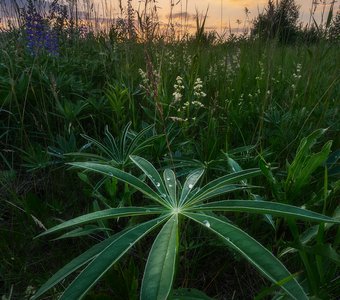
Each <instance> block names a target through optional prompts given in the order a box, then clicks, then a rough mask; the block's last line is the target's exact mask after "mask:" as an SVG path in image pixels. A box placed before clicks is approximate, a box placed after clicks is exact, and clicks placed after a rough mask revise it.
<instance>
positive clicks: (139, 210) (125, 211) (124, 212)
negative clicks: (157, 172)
mask: <svg viewBox="0 0 340 300" xmlns="http://www.w3.org/2000/svg"><path fill="white" fill-rule="evenodd" d="M163 212H164V209H163V208H161V207H159V208H154V207H150V208H149V207H119V208H110V209H105V210H101V211H96V212H93V213H90V214H86V215H82V216H79V217H77V218H74V219H71V220H68V221H66V222H63V223H61V224H59V225H57V226H54V227H52V228H50V229H48V230H46V231H44V232H43V233H41V234H39V235H38V236H37V237H40V236H43V235H46V234H51V233H53V232H56V231H59V230H62V229H66V228H69V227H72V226H78V225H81V224H85V223H89V222H93V221H98V220H103V219H110V218H118V217H129V216H139V215H152V214H161V213H163Z"/></svg>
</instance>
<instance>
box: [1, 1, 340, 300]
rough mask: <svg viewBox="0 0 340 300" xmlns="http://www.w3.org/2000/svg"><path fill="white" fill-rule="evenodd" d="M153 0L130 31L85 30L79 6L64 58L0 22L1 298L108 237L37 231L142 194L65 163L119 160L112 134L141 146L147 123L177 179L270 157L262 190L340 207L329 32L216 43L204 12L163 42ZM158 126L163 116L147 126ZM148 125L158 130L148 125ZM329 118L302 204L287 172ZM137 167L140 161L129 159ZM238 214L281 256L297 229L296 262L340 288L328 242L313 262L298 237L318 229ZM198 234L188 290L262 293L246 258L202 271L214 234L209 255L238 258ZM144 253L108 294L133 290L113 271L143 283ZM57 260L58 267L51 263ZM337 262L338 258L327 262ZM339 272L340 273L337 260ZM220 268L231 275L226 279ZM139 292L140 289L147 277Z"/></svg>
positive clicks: (63, 42)
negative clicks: (318, 36)
mask: <svg viewBox="0 0 340 300" xmlns="http://www.w3.org/2000/svg"><path fill="white" fill-rule="evenodd" d="M103 5H104V6H105V7H106V6H107V4H105V3H104V4H103ZM145 5H146V6H145V7H144V8H143V10H142V9H141V10H140V11H139V13H138V14H137V15H134V17H137V18H136V20H135V21H136V22H135V23H133V22H130V25H129V26H128V27H124V26H125V25H124V26H123V25H122V27H120V23H119V22H118V23H117V22H111V23H110V26H111V25H112V27H111V29H110V30H109V31H108V32H94V31H92V30H85V31H81V30H79V28H80V25H79V24H76V23H78V22H80V18H79V19H78V17H77V16H76V14H75V10H73V9H71V11H72V14H73V15H72V16H73V17H72V16H71V14H70V17H71V19H72V18H73V19H74V22H75V24H73V26H74V27H73V28H72V26H71V25H70V26H69V27H67V28H65V29H63V31H62V33H61V34H60V36H59V53H58V55H57V56H55V55H50V54H49V53H48V52H47V51H45V50H44V51H41V52H40V53H39V54H38V55H32V53H30V52H29V51H28V49H27V40H26V36H25V30H24V28H11V29H9V30H7V29H6V30H2V31H1V32H0V46H1V47H0V198H1V205H0V220H1V223H2V224H3V225H4V226H3V227H2V228H4V229H1V242H0V252H1V253H3V254H4V255H3V256H2V257H1V265H2V267H1V272H0V278H1V280H2V281H3V282H4V285H3V287H4V288H3V290H0V294H2V295H7V296H8V295H9V294H11V295H12V297H13V299H15V297H17V298H23V297H25V291H26V292H27V293H30V291H27V290H29V289H30V288H28V287H34V288H36V287H38V286H39V285H40V284H41V283H42V282H43V281H44V280H45V279H47V278H48V277H49V276H50V275H51V274H52V273H53V272H54V271H55V270H56V269H58V267H60V266H61V264H60V261H59V260H65V262H66V261H68V260H69V258H67V257H66V256H69V257H72V256H75V254H76V253H80V252H81V251H82V250H83V249H85V248H87V247H88V246H89V245H90V244H93V243H94V241H97V240H101V239H102V233H98V232H95V233H92V234H91V235H90V238H87V239H86V238H83V239H82V240H81V241H73V240H72V242H71V243H70V242H68V241H63V240H61V241H58V242H57V244H56V246H51V244H49V243H47V242H43V241H38V240H34V241H33V242H32V243H31V241H32V238H33V236H35V235H36V234H37V233H38V231H40V230H42V229H44V228H48V227H51V226H52V225H54V224H55V223H56V219H70V218H72V217H74V216H78V215H80V214H82V213H85V212H89V211H95V210H99V209H100V208H103V207H106V206H118V205H121V204H122V203H129V201H140V200H141V197H140V195H138V194H136V193H135V191H134V190H133V189H130V188H128V187H126V186H124V185H122V184H120V183H118V182H117V181H114V180H101V179H100V178H98V177H96V176H93V177H92V176H90V175H87V174H84V173H76V172H74V171H69V170H67V169H66V168H65V165H64V163H65V162H70V161H74V160H76V159H82V160H85V159H88V158H89V157H90V158H91V159H94V157H96V158H98V156H99V157H101V159H103V157H104V158H105V162H109V163H110V159H109V158H107V157H106V156H105V151H104V150H103V148H100V147H99V148H98V147H97V148H96V147H94V145H97V146H98V145H106V146H107V145H110V144H105V143H106V142H108V141H107V140H105V138H104V137H108V136H110V135H111V136H112V137H115V138H116V140H117V141H128V142H126V143H125V142H124V143H125V145H129V143H132V142H131V141H132V140H133V137H136V136H138V134H137V133H136V132H145V135H143V139H144V141H150V140H151V141H153V143H152V146H151V147H148V148H147V149H145V150H143V151H144V152H143V151H142V153H139V155H141V156H143V157H147V158H148V159H149V160H150V161H152V162H153V164H154V165H155V166H156V167H158V168H165V167H168V166H170V167H171V168H174V169H175V170H176V174H177V176H179V177H180V176H184V175H186V174H187V173H188V172H190V171H191V170H193V169H196V168H198V167H200V168H204V169H205V170H206V173H205V175H204V176H203V177H202V181H203V182H208V181H210V179H211V178H215V177H217V176H220V175H221V174H225V173H226V172H228V170H229V171H230V168H231V167H232V166H230V164H228V161H229V163H230V160H228V158H229V159H230V158H232V159H234V160H235V161H237V162H238V163H239V165H241V166H242V167H243V168H248V167H256V166H257V165H258V164H259V163H260V164H261V163H262V164H265V162H270V163H271V164H272V165H274V166H275V167H277V168H278V169H276V170H273V172H274V174H270V173H266V174H265V175H266V176H264V177H263V178H262V179H258V181H257V182H256V184H258V185H261V186H265V187H266V189H265V190H260V191H258V192H256V193H258V194H262V196H263V197H264V198H265V199H275V200H276V201H286V202H288V203H290V204H297V203H293V201H294V202H295V201H299V202H298V204H299V205H306V206H307V207H308V208H310V209H312V210H316V211H318V212H320V213H324V214H328V215H332V214H334V211H335V210H336V207H337V205H336V199H337V197H338V191H339V188H338V181H337V180H338V176H339V173H338V169H337V168H338V159H337V153H338V152H337V151H339V150H337V149H339V146H340V140H339V138H338V137H339V130H340V121H339V118H338V115H339V95H340V85H339V80H340V78H339V74H338V73H339V72H338V70H339V67H340V66H339V60H338V59H337V57H338V45H337V44H336V43H330V42H328V41H326V40H322V41H321V42H320V43H317V44H309V45H307V44H298V45H281V44H277V43H276V42H275V41H268V42H263V41H259V40H253V39H245V38H236V39H234V40H230V41H225V42H220V43H216V42H215V41H213V42H211V41H212V39H211V36H210V37H209V35H208V34H206V32H205V31H204V21H203V23H199V22H198V25H197V26H198V28H197V29H198V30H197V34H196V36H191V37H187V38H181V39H176V38H173V36H165V37H163V38H162V32H164V31H162V30H161V29H162V28H161V27H159V26H158V25H159V23H158V22H159V20H157V15H156V12H155V7H154V6H153V3H151V2H150V1H147V2H146V3H145ZM147 5H149V6H147ZM89 9H91V8H89ZM131 9H132V8H131V7H130V11H125V10H124V9H121V16H123V19H124V18H125V17H124V14H130V17H131V14H132V11H131ZM112 10H113V8H110V9H109V10H108V11H107V13H109V11H112ZM90 17H91V16H89V17H88V18H90ZM197 20H198V19H197ZM84 21H86V19H85V20H84ZM114 21H117V20H116V19H115V20H114ZM130 21H132V20H131V19H130ZM70 24H72V23H70ZM84 24H86V22H84ZM134 24H135V25H134ZM70 28H71V29H72V30H70ZM134 33H135V34H136V35H134ZM129 122H131V126H130V127H129V126H128V125H127V124H129ZM151 124H154V126H151V127H148V125H151ZM124 128H129V129H128V130H123V129H124ZM145 128H149V129H150V128H152V129H150V130H147V131H143V130H145ZM319 128H328V130H327V131H325V132H324V133H323V134H322V135H320V136H319V137H318V139H317V142H316V143H315V145H314V147H315V148H316V151H319V150H320V149H321V148H322V146H323V145H324V144H325V143H326V141H328V140H333V145H332V148H331V152H330V154H329V158H328V160H327V162H326V163H324V162H322V163H324V164H320V165H318V168H317V169H315V170H314V171H313V174H312V175H311V179H310V181H309V184H308V185H307V186H305V187H304V190H303V194H302V195H299V197H300V198H299V200H297V199H294V200H293V199H291V198H290V199H285V197H284V196H282V194H284V193H286V192H287V191H286V190H285V189H284V184H283V183H282V182H284V181H285V179H286V176H287V174H288V173H289V170H290V169H289V168H288V167H286V165H287V162H292V161H294V158H295V157H296V152H297V149H298V146H299V145H300V141H301V140H302V139H303V138H304V137H306V136H308V135H309V134H311V133H312V132H314V131H315V130H316V129H319ZM123 133H124V134H123ZM122 135H123V136H122ZM84 137H85V138H84ZM109 140H110V139H109ZM95 141H98V143H96V142H95ZM103 141H104V142H103ZM140 141H142V138H141V140H139V142H140ZM108 143H109V142H108ZM122 143H123V142H122ZM123 148H124V147H123ZM137 148H138V147H137ZM124 149H125V148H124ZM142 149H144V148H142ZM103 151H104V152H103ZM308 155H312V154H310V153H309V154H308ZM112 163H113V162H112V161H111V164H112ZM124 163H125V162H124ZM233 166H234V167H235V165H233ZM125 167H126V166H125ZM126 168H127V170H128V171H132V172H133V171H134V169H133V168H132V167H131V166H130V165H129V164H127V167H126ZM263 168H264V167H263ZM324 168H326V170H325V169H324ZM231 169H232V168H231ZM263 170H264V169H263ZM264 173H265V172H264ZM272 175H273V176H272ZM268 178H269V179H270V180H269V179H268ZM273 178H274V179H273ZM274 183H278V185H276V186H275V184H274ZM287 184H288V183H287ZM236 196H237V195H236ZM241 196H244V194H242V195H241ZM248 196H250V195H248ZM253 196H254V197H255V196H258V195H253ZM253 196H252V197H253ZM255 198H256V197H255ZM283 199H285V200H283ZM290 201H291V202H290ZM300 201H301V202H300ZM324 203H325V204H324ZM228 217H229V216H228ZM232 220H233V221H234V222H235V223H236V224H243V226H244V225H246V228H247V231H249V232H250V233H252V234H253V235H254V236H256V237H257V238H258V239H260V241H261V242H262V243H263V244H265V245H267V247H268V248H271V249H272V250H273V252H276V254H279V253H280V252H282V251H283V250H285V251H283V252H284V254H283V257H287V256H285V255H287V254H286V253H295V252H294V251H292V250H289V249H288V250H287V249H285V248H287V247H286V246H287V244H286V240H287V239H288V241H290V242H291V244H293V245H292V246H294V245H295V247H296V249H298V255H295V254H294V255H295V256H290V257H289V258H287V262H288V266H289V268H291V270H292V272H295V271H296V272H299V271H301V270H304V268H305V269H306V268H307V275H310V274H308V272H309V271H311V270H315V268H316V270H321V271H320V272H321V273H320V274H319V275H320V278H316V279H315V278H314V279H313V278H312V279H311V280H312V282H318V284H320V286H321V287H322V288H320V295H318V296H319V297H321V298H322V297H324V298H325V297H326V298H327V297H328V296H330V297H331V296H333V295H335V294H336V292H335V291H333V288H334V284H333V282H332V280H333V279H334V278H335V276H336V275H334V277H332V276H331V275H332V274H333V273H332V274H331V275H329V274H330V273H329V274H328V273H327V272H326V273H327V274H325V270H326V269H325V268H321V261H322V260H321V258H320V256H322V257H325V256H323V255H324V253H325V252H322V251H321V250H320V251H319V252H317V253H316V254H315V255H316V256H315V257H317V260H316V261H317V265H316V266H314V265H312V266H310V264H311V261H313V259H311V257H312V256H311V255H312V254H311V253H310V252H308V251H309V250H310V249H309V248H308V246H309V244H299V243H300V240H299V235H300V234H301V232H303V231H304V230H305V229H306V230H307V227H305V226H302V225H301V226H300V225H299V224H295V223H290V224H289V226H286V225H284V224H282V223H281V222H280V221H276V224H275V226H274V227H275V231H271V230H272V229H271V228H272V227H273V224H272V225H268V222H269V221H270V220H268V219H267V221H266V222H265V223H263V221H262V220H263V219H260V218H255V217H250V216H242V217H241V216H239V215H236V217H235V218H233V219H232ZM120 222H121V223H120ZM131 222H132V223H133V222H134V221H133V220H132V221H131ZM269 223H270V222H269ZM274 223H275V222H274ZM100 225H102V226H104V227H105V226H106V227H110V228H113V229H114V230H118V229H120V228H122V227H123V226H125V225H127V224H126V223H125V221H122V220H119V222H118V223H115V224H109V223H105V224H104V223H103V224H100ZM267 226H268V227H267ZM270 226H272V227H270ZM296 229H297V231H296ZM314 230H315V228H314ZM317 230H318V231H317V232H318V233H317V236H316V237H315V239H314V240H313V239H311V240H308V241H309V242H310V241H312V242H313V243H314V242H315V244H318V245H321V244H323V243H324V244H327V245H329V247H330V248H327V249H328V250H329V252H327V253H328V254H329V253H331V254H330V256H331V257H332V258H334V257H336V256H334V252H332V251H333V250H334V249H336V247H338V243H339V233H338V230H337V229H335V226H333V227H331V228H330V229H328V225H325V228H321V227H320V228H318V229H317ZM186 232H187V233H186V236H183V240H182V244H183V245H184V246H183V249H182V250H181V251H182V253H183V257H192V260H191V261H194V263H193V265H188V264H187V263H186V262H185V261H181V262H180V263H179V264H180V270H181V271H183V272H182V273H181V274H182V275H181V276H179V278H178V281H177V282H176V285H177V286H178V287H185V288H186V287H197V288H200V289H202V290H205V291H206V292H207V293H208V294H209V295H211V296H216V297H221V298H222V297H224V296H226V295H227V297H229V298H232V297H234V298H235V299H236V298H237V297H238V298H239V299H242V298H243V299H244V298H245V297H247V296H249V295H251V296H250V297H254V296H255V295H256V293H257V292H258V291H259V290H260V289H261V288H262V287H263V286H265V285H266V282H265V281H257V282H254V281H255V280H254V277H252V276H249V277H245V275H242V273H244V274H245V273H246V272H244V271H245V270H247V271H248V274H253V272H254V271H253V270H249V269H247V268H249V267H247V266H246V265H241V267H240V268H241V269H238V270H236V269H234V268H232V267H230V265H221V268H220V269H218V270H216V269H214V270H211V271H209V272H207V276H208V278H205V277H202V274H204V272H203V271H202V267H200V266H208V264H206V260H205V257H206V253H205V251H206V249H204V250H199V249H198V247H197V246H198V245H201V244H205V243H206V242H207V241H209V243H210V244H211V247H210V248H209V249H208V251H211V252H213V253H216V261H218V258H219V257H224V258H225V259H228V260H232V261H234V262H235V261H238V260H239V257H238V256H237V255H236V254H235V253H229V254H226V253H224V252H222V251H221V250H220V249H221V248H220V246H221V245H220V244H219V243H218V242H216V241H211V240H210V239H209V238H207V239H205V238H204V237H202V235H201V231H200V230H199V229H198V228H195V227H193V228H191V229H190V231H186ZM304 234H308V232H307V233H306V232H304ZM189 235H190V238H189ZM192 237H196V240H195V241H194V242H190V241H189V240H191V239H192ZM301 240H302V241H303V237H301ZM332 240H334V244H333V241H332ZM210 244H209V245H210ZM27 245H30V246H29V247H27ZM313 245H314V244H313ZM143 247H144V248H143ZM56 248H58V249H59V250H55V249H56ZM319 248H320V247H319ZM319 248H318V249H319ZM145 249H146V246H145V245H141V246H140V248H139V249H138V250H136V252H134V253H133V257H136V259H134V260H133V262H131V260H130V261H129V260H128V259H127V260H126V261H123V262H122V263H121V264H119V265H117V266H116V267H115V268H114V269H112V270H111V271H112V272H111V273H110V274H109V275H108V279H107V282H106V283H105V281H104V282H102V283H101V285H100V286H99V287H98V289H97V291H107V290H108V289H109V290H110V289H111V290H110V292H109V294H110V293H111V294H110V295H111V296H112V295H118V294H119V293H121V294H122V295H123V296H121V297H123V298H124V297H126V293H128V292H127V291H125V290H124V291H122V290H119V285H118V284H117V286H113V285H112V283H110V280H111V279H112V278H115V279H116V280H117V282H125V283H126V282H129V280H130V284H131V282H132V281H133V282H135V281H136V280H137V281H138V277H140V275H141V272H139V270H142V269H141V266H142V265H143V261H142V256H141V255H140V254H141V253H143V251H145ZM320 249H321V248H320ZM325 249H326V248H325ZM325 249H324V250H325ZM327 249H326V250H327ZM286 250H287V251H286ZM326 250H325V251H326ZM328 250H327V251H328ZM59 251H60V252H59ZM65 253H66V254H67V255H66V254H65ZM292 255H293V254H292ZM313 255H314V254H313ZM332 255H333V256H332ZM307 256H308V257H307ZM306 257H307V258H306ZM313 257H314V256H313ZM331 261H332V259H331ZM296 262H297V263H296ZM49 263H50V264H51V269H53V271H52V270H50V269H46V266H48V265H49ZM325 264H331V263H330V261H329V260H326V263H325ZM308 268H309V269H308ZM313 268H314V269H313ZM203 269H204V267H203ZM330 270H331V271H332V272H334V274H336V270H335V271H334V270H333V267H332V268H330ZM322 272H323V273H322ZM196 274H197V275H196ZM230 274H232V275H230ZM254 276H255V275H254ZM307 277H308V276H307ZM202 278H204V279H202ZM215 278H217V279H218V281H217V282H218V283H219V284H215V283H214V279H215ZM256 278H257V277H256ZM305 278H306V277H305ZM226 279H227V280H228V282H232V283H231V287H225V290H224V291H221V289H218V286H224V280H226ZM242 279H244V280H247V283H249V284H250V286H251V288H249V290H247V292H246V293H247V295H244V294H242V293H241V292H240V293H241V294H239V296H233V294H234V293H238V292H236V291H239V290H240V289H241V288H244V286H245V284H240V283H239V280H242ZM309 279H310V278H309ZM313 280H314V281H313ZM137 281H136V282H137ZM327 281H330V282H327ZM107 287H109V288H107ZM252 287H254V288H252ZM327 288H329V294H327ZM222 290H223V288H222ZM112 291H113V292H112ZM130 291H134V292H135V293H136V294H134V297H136V295H137V294H138V286H136V285H135V286H133V287H131V288H130ZM321 291H322V292H321ZM312 292H313V293H317V292H318V291H315V290H314V291H311V293H312ZM57 293H58V290H57V291H56V295H57ZM115 293H116V294H115ZM265 293H266V292H264V294H265ZM322 293H325V295H326V296H325V295H323V294H322ZM132 294H133V292H131V294H130V296H131V299H134V298H133V295H132ZM112 297H113V296H112ZM52 298H53V297H52ZM326 298H325V299H326ZM125 299H127V298H125Z"/></svg>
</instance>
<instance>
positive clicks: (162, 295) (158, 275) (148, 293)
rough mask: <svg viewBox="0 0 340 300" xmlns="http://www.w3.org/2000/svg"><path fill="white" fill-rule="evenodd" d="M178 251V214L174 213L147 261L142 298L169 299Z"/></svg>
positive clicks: (143, 299)
mask: <svg viewBox="0 0 340 300" xmlns="http://www.w3.org/2000/svg"><path fill="white" fill-rule="evenodd" d="M177 253H178V216H177V214H174V215H173V216H172V217H171V219H170V220H169V221H168V222H167V223H166V224H165V225H164V226H163V228H162V230H161V231H160V232H159V234H158V236H157V237H156V239H155V241H154V243H153V245H152V247H151V250H150V253H149V257H148V260H147V263H146V267H145V271H144V276H143V281H142V288H141V297H140V298H141V300H149V299H153V300H163V299H167V297H168V295H169V293H170V291H171V287H172V282H173V278H174V274H175V266H176V254H177Z"/></svg>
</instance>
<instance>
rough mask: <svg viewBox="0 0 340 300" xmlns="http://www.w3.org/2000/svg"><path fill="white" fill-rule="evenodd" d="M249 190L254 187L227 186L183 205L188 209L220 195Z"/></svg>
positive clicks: (194, 198)
mask: <svg viewBox="0 0 340 300" xmlns="http://www.w3.org/2000/svg"><path fill="white" fill-rule="evenodd" d="M249 188H254V186H250V185H241V184H228V185H226V186H222V187H219V188H216V189H214V190H211V191H210V192H208V193H206V194H204V195H203V196H200V197H197V198H196V197H193V198H191V200H190V201H188V202H187V203H185V204H184V207H188V206H190V207H191V206H193V205H195V204H198V203H202V202H203V201H205V200H208V199H211V198H214V197H216V196H220V195H223V194H226V193H231V192H235V191H241V190H245V189H249Z"/></svg>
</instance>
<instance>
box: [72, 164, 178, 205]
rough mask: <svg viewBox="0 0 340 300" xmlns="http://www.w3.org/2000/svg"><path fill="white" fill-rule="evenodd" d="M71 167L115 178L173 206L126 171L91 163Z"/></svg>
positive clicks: (155, 199)
mask: <svg viewBox="0 0 340 300" xmlns="http://www.w3.org/2000/svg"><path fill="white" fill-rule="evenodd" d="M69 165H72V166H75V167H78V168H82V169H85V170H90V171H95V172H97V173H101V174H104V175H107V176H110V177H115V178H117V179H119V180H121V181H123V182H126V183H128V184H129V185H131V186H132V187H134V188H135V189H137V190H139V191H140V192H142V193H143V194H144V195H145V196H147V197H149V198H150V199H152V200H154V201H156V202H158V203H160V204H162V205H163V206H166V207H169V208H171V206H170V205H169V204H168V203H167V201H165V200H164V199H162V198H161V197H160V195H158V194H157V193H156V192H155V191H154V190H153V189H151V188H150V187H149V186H148V185H147V184H146V183H144V182H143V181H141V180H140V179H138V178H137V177H135V176H133V175H131V174H129V173H126V172H124V171H121V170H119V169H117V168H114V167H111V166H108V165H102V164H97V163H91V162H75V163H70V164H69Z"/></svg>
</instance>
